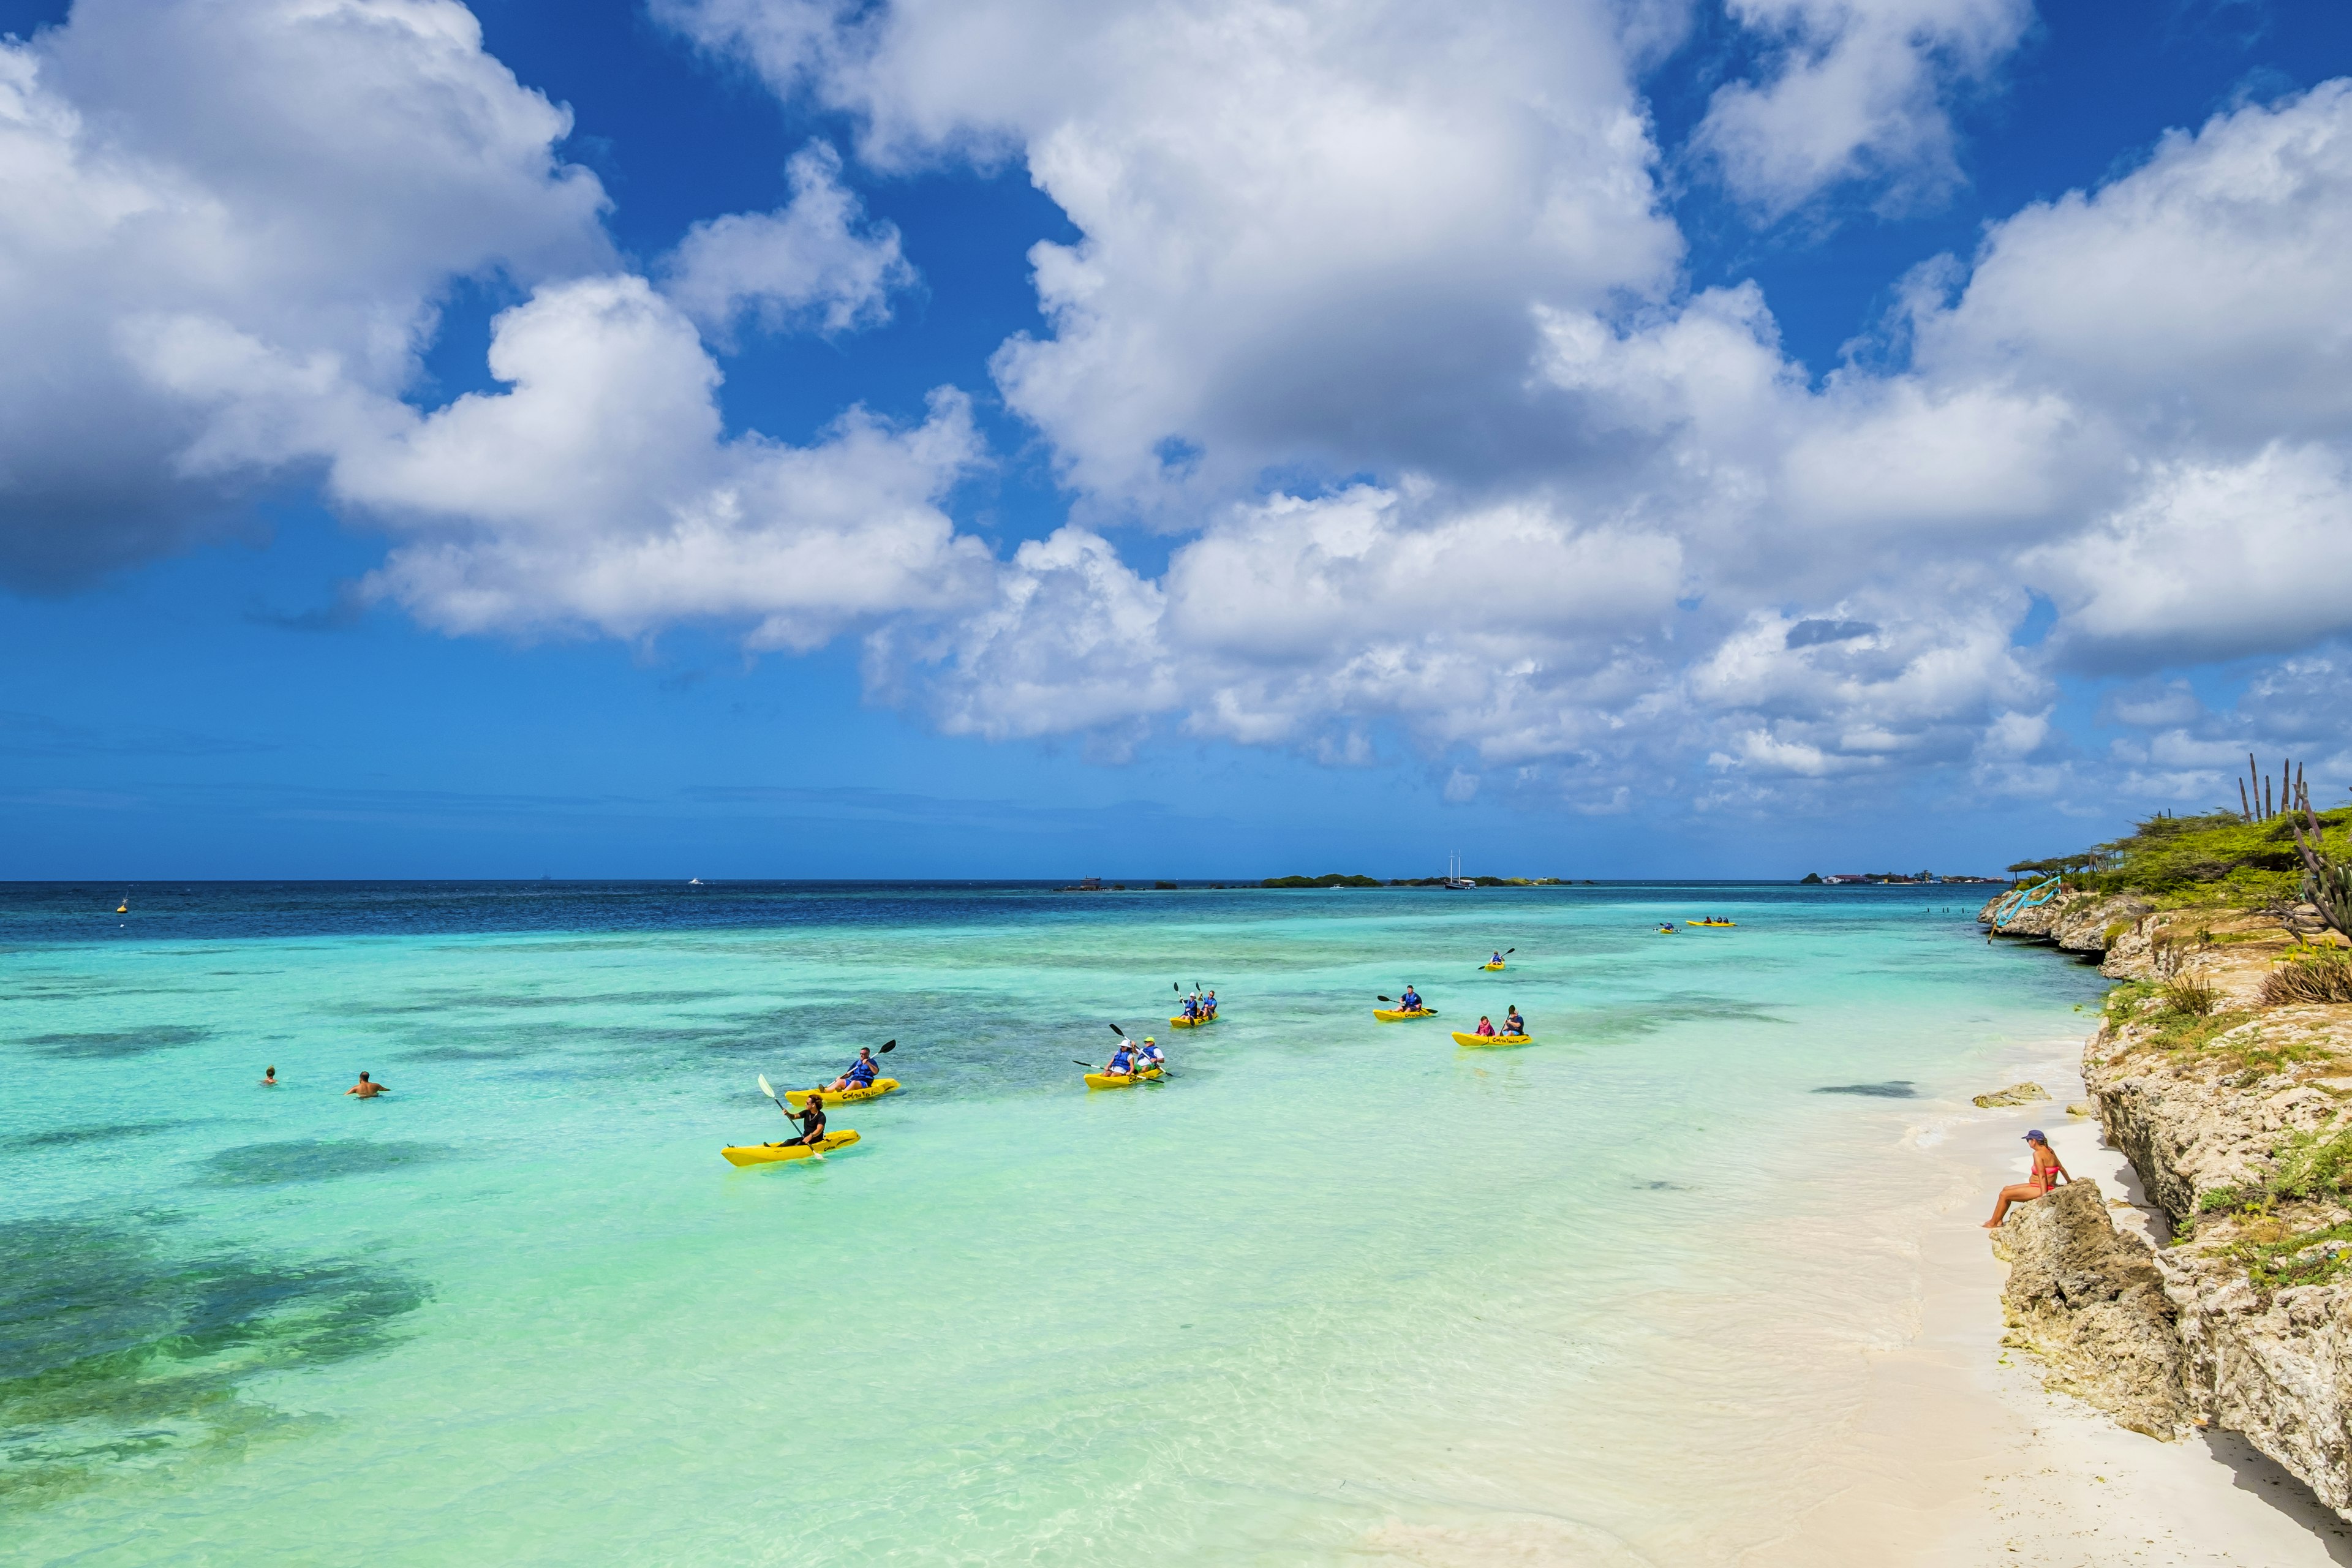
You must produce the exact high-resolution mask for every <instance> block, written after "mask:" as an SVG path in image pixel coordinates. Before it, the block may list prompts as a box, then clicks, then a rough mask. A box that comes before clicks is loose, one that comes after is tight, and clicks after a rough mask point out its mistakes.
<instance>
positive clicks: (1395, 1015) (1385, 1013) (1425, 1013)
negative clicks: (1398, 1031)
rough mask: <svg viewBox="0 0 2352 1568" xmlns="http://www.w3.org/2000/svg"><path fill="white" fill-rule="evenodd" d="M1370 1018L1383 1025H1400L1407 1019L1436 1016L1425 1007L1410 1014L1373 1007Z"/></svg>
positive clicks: (1393, 1009) (1394, 1009)
mask: <svg viewBox="0 0 2352 1568" xmlns="http://www.w3.org/2000/svg"><path fill="white" fill-rule="evenodd" d="M1372 1016H1373V1017H1375V1018H1378V1019H1379V1020H1380V1021H1381V1023H1383V1024H1402V1023H1403V1022H1404V1021H1405V1020H1406V1019H1408V1018H1434V1017H1436V1016H1437V1015H1436V1014H1435V1013H1433V1012H1432V1011H1431V1010H1430V1009H1429V1008H1427V1007H1422V1008H1417V1009H1415V1010H1413V1011H1412V1012H1405V1011H1402V1010H1401V1009H1398V1008H1394V1007H1375V1008H1373V1009H1372Z"/></svg>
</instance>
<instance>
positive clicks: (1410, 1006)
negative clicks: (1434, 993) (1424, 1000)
mask: <svg viewBox="0 0 2352 1568" xmlns="http://www.w3.org/2000/svg"><path fill="white" fill-rule="evenodd" d="M1397 1011H1398V1012H1400V1013H1418V1012H1420V1011H1421V993H1420V992H1418V991H1415V990H1414V989H1413V988H1412V985H1411V984H1409V983H1408V984H1406V986H1405V988H1404V992H1403V994H1402V995H1400V996H1399V997H1398V998H1397Z"/></svg>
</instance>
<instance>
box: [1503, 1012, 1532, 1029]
mask: <svg viewBox="0 0 2352 1568" xmlns="http://www.w3.org/2000/svg"><path fill="white" fill-rule="evenodd" d="M1527 1032H1528V1021H1527V1020H1526V1019H1525V1018H1522V1017H1520V1016H1519V1010H1518V1008H1517V1006H1516V1005H1514V1006H1513V1007H1512V1008H1511V1010H1510V1011H1509V1012H1507V1013H1506V1014H1504V1015H1503V1033H1505V1034H1507V1035H1524V1034H1526V1033H1527Z"/></svg>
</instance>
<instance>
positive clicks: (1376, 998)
mask: <svg viewBox="0 0 2352 1568" xmlns="http://www.w3.org/2000/svg"><path fill="white" fill-rule="evenodd" d="M1372 1000H1373V1001H1375V1002H1385V1001H1387V1000H1388V998H1387V997H1385V996H1375V997H1373V998H1372Z"/></svg>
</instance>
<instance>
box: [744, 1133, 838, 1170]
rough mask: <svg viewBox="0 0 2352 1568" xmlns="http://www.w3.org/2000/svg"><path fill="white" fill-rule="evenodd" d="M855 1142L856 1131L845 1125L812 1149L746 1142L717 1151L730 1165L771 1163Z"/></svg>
mask: <svg viewBox="0 0 2352 1568" xmlns="http://www.w3.org/2000/svg"><path fill="white" fill-rule="evenodd" d="M855 1142H857V1134H856V1131H853V1130H852V1129H850V1128H846V1127H845V1128H843V1129H842V1130H841V1131H838V1132H828V1133H826V1134H825V1135H824V1137H823V1138H821V1139H819V1140H818V1141H817V1146H816V1147H815V1148H814V1149H812V1148H810V1147H809V1146H808V1145H807V1144H805V1143H793V1144H789V1145H787V1144H783V1143H747V1144H743V1145H740V1146H736V1147H730V1148H725V1149H721V1150H720V1151H719V1152H720V1153H722V1154H724V1155H726V1156H727V1163H729V1164H730V1165H772V1164H774V1163H776V1162H777V1161H779V1160H805V1159H807V1158H808V1157H809V1156H810V1155H811V1154H830V1153H832V1152H834V1151H835V1149H843V1148H846V1147H848V1146H849V1145H850V1144H852V1143H855Z"/></svg>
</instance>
